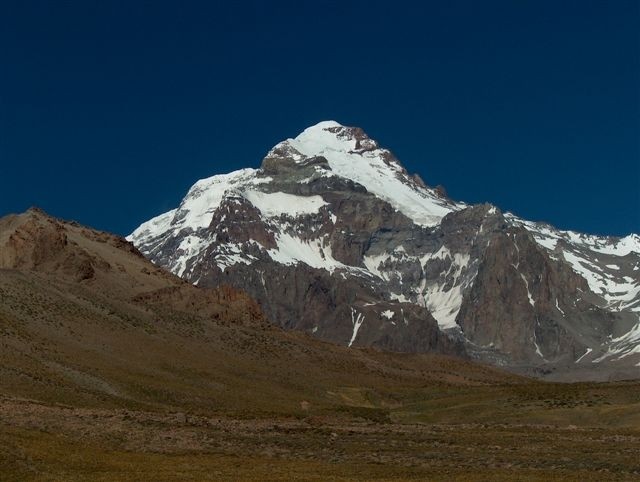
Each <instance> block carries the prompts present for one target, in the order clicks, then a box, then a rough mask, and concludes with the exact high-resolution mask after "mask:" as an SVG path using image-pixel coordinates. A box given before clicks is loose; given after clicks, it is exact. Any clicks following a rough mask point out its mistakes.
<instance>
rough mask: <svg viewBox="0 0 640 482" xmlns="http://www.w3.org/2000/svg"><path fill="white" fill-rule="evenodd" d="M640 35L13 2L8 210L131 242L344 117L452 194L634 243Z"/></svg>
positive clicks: (3, 54) (504, 7)
mask: <svg viewBox="0 0 640 482" xmlns="http://www.w3.org/2000/svg"><path fill="white" fill-rule="evenodd" d="M420 3H422V4H424V5H423V6H418V4H420ZM639 32H640V12H639V2H637V1H636V0H628V1H625V0H618V1H615V2H606V1H585V0H581V1H571V0H563V1H557V0H548V1H544V0H542V1H541V0H531V1H520V0H519V1H513V0H509V1H503V2H499V1H450V0H447V1H433V2H416V1H413V2H406V3H404V2H402V1H397V0H396V1H384V2H374V1H367V2H364V1H363V2H359V1H350V2H344V1H341V2H325V1H321V0H316V1H313V2H303V1H291V2H276V1H266V0H265V1H261V2H241V1H238V2H229V1H225V2H222V1H220V2H215V1H208V2H196V1H184V2H178V1H174V2H161V1H149V2H138V1H133V0H127V1H109V2H104V1H95V2H94V1H88V0H82V1H71V2H69V1H67V2H53V1H43V2H34V1H28V0H18V1H7V0H3V1H1V2H0V66H1V70H0V214H4V213H7V212H17V211H23V210H25V209H26V208H28V207H29V206H30V205H39V206H40V207H42V208H44V209H45V210H47V211H49V212H50V213H51V214H54V215H56V216H59V217H64V218H72V219H76V220H78V221H80V222H82V223H84V224H89V225H92V226H95V227H98V228H101V229H106V230H110V231H115V232H118V233H121V234H128V233H129V232H130V231H131V230H132V229H133V228H134V227H136V226H137V225H138V224H139V223H140V222H142V221H144V220H146V219H148V218H149V217H151V216H154V215H156V214H159V213H160V212H163V211H165V210H168V209H170V208H173V207H175V206H176V205H177V204H178V202H179V201H180V199H181V197H182V196H183V195H184V194H185V193H186V191H187V189H188V188H189V186H190V185H191V184H192V183H193V182H195V181H196V180H197V179H199V178H202V177H207V176H210V175H213V174H216V173H222V172H228V171H231V170H234V169H237V168H240V167H249V166H252V167H257V166H258V165H259V164H260V160H261V159H262V157H263V156H264V154H265V153H266V151H267V150H268V149H269V148H270V147H271V146H272V145H273V144H275V143H276V142H278V141H280V140H282V139H284V138H286V137H291V136H295V135H296V134H297V133H298V132H299V131H301V130H302V129H304V128H305V127H306V126H308V125H310V124H314V123H316V122H318V121H320V120H324V119H335V120H337V121H339V122H341V123H343V124H347V125H358V126H361V127H363V128H364V129H365V130H366V131H367V132H368V133H369V134H370V135H371V136H372V137H374V138H376V139H378V140H379V141H380V143H381V144H383V145H384V146H386V147H389V148H390V149H391V150H393V151H394V152H395V153H396V155H397V156H398V157H399V158H400V160H401V161H402V162H403V163H404V165H405V166H406V167H407V169H408V170H409V171H412V172H418V173H420V175H421V176H422V177H423V178H424V179H425V181H426V182H427V183H429V184H431V185H436V184H442V185H444V186H445V187H446V189H447V191H448V192H449V194H450V196H451V197H453V198H455V199H459V200H464V201H468V202H483V201H490V202H492V203H494V204H497V205H498V206H499V207H500V208H502V209H505V210H511V211H513V212H515V213H516V214H518V215H521V216H524V217H526V218H529V219H533V220H544V221H548V222H551V223H553V224H555V225H557V226H559V227H561V228H569V229H574V230H579V231H587V232H593V233H600V234H617V235H622V234H626V233H628V232H631V231H635V232H640V197H639V196H640V194H639V192H640V93H639V89H640V87H639V86H640V38H639Z"/></svg>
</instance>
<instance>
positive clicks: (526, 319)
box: [129, 121, 640, 378]
mask: <svg viewBox="0 0 640 482" xmlns="http://www.w3.org/2000/svg"><path fill="white" fill-rule="evenodd" d="M129 239H130V240H131V241H132V242H133V243H134V244H135V245H136V246H137V247H138V248H139V249H140V250H141V252H143V253H144V254H145V256H147V257H148V258H149V259H150V260H152V261H153V262H154V263H155V264H157V265H159V266H163V267H165V268H167V269H169V270H171V271H172V272H174V273H175V274H177V275H178V276H180V277H182V278H184V279H185V280H188V281H190V282H192V283H194V284H196V285H198V286H217V285H219V284H221V283H225V284H229V285H232V286H235V287H238V288H241V289H243V290H246V291H247V292H248V293H249V294H250V295H251V296H252V297H253V298H255V299H256V300H258V301H259V303H260V305H261V306H262V308H263V309H264V310H265V313H266V314H267V316H268V317H269V318H270V319H271V320H273V321H274V322H277V323H279V324H280V325H281V326H283V327H285V328H290V329H297V330H302V331H305V332H307V333H309V334H312V335H314V336H316V337H319V338H321V339H324V340H328V341H332V342H336V343H339V344H343V345H347V346H377V347H381V348H385V349H390V350H396V351H411V352H424V351H432V350H440V351H443V350H444V351H448V352H451V351H452V350H453V351H455V350H459V348H457V347H458V346H459V345H457V344H456V342H460V341H461V342H463V343H464V344H465V347H466V350H467V351H468V352H469V353H471V354H472V355H473V356H475V357H477V358H479V359H482V360H487V361H491V362H492V363H497V364H500V365H504V366H508V367H513V368H517V369H519V370H524V371H527V372H529V371H531V372H533V373H538V374H543V375H548V376H564V375H563V374H565V373H567V372H568V371H569V372H571V374H570V375H569V376H570V377H578V376H580V377H587V378H606V377H609V376H637V374H638V372H639V371H640V368H638V364H639V363H640V318H639V316H640V254H639V253H640V237H639V236H638V235H630V236H628V237H626V238H622V239H618V238H603V237H596V236H589V235H581V234H577V233H573V232H567V231H560V230H557V229H555V228H553V227H551V226H548V225H545V224H543V223H533V222H529V221H526V220H523V219H520V218H518V217H516V216H514V215H512V214H510V213H503V212H502V211H500V210H499V209H498V208H497V207H495V206H492V205H488V204H485V205H467V204H464V203H461V202H455V201H452V200H450V199H448V198H447V197H446V195H445V194H444V193H443V192H442V190H440V189H432V188H430V187H428V186H427V185H426V184H425V183H424V182H423V181H422V180H421V179H420V178H419V177H418V176H415V175H414V176H412V175H410V174H409V173H407V171H406V170H405V169H404V168H403V167H402V165H401V164H400V162H399V161H398V160H397V159H396V158H395V156H394V155H393V154H392V153H391V152H390V151H389V150H387V149H384V148H381V147H380V146H379V145H378V144H377V142H376V141H374V140H372V139H370V138H369V137H368V136H367V135H366V134H365V133H364V132H363V131H362V130H361V129H359V128H353V127H344V126H341V125H340V124H338V123H336V122H332V121H328V122H322V123H320V124H317V125H315V126H312V127H310V128H308V129H306V130H305V131H304V132H302V133H301V134H300V135H299V136H297V137H296V138H294V139H288V140H286V141H283V142H281V143H279V144H277V145H276V146H275V147H274V148H273V149H272V150H271V151H269V153H268V154H267V155H266V157H265V158H264V160H263V161H262V165H261V167H260V169H243V170H240V171H236V172H233V173H230V174H226V175H218V176H214V177H211V178H208V179H203V180H200V181H198V182H197V183H196V184H194V186H193V187H192V188H191V189H190V190H189V192H188V193H187V195H186V196H185V198H184V199H183V200H182V202H181V203H180V206H178V208H176V209H174V210H172V211H169V212H167V213H165V214H162V215H160V216H158V217H156V218H154V219H151V220H150V221H148V222H146V223H144V224H142V225H141V226H140V227H139V228H138V229H136V230H135V231H134V232H133V233H132V234H131V236H130V237H129Z"/></svg>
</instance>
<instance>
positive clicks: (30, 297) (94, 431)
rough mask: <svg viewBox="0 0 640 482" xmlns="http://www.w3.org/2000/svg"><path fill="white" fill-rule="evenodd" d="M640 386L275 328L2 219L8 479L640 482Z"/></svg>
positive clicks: (86, 244)
mask: <svg viewBox="0 0 640 482" xmlns="http://www.w3.org/2000/svg"><path fill="white" fill-rule="evenodd" d="M639 478H640V382H637V381H626V382H612V383H573V384H560V383H550V382H543V381H539V380H534V379H529V378H524V377H520V376H516V375H512V374H509V373H506V372H503V371H500V370H498V369H496V368H493V367H489V366H485V365H481V364H478V363H474V362H471V361H467V360H465V359H462V358H455V357H448V356H443V355H436V354H402V353H388V352H384V351H380V350H377V349H373V348H347V347H343V346H338V345H334V344H331V343H325V342H322V341H319V340H316V339H313V338H311V337H309V336H307V335H305V334H303V333H298V332H288V331H283V330H282V329H280V328H277V327H275V326H273V325H272V324H271V323H270V322H269V320H267V319H266V318H265V316H264V315H263V314H262V311H261V309H260V307H259V306H258V305H257V304H256V303H255V302H254V301H252V300H251V299H250V298H249V297H248V296H247V295H245V294H243V293H242V292H240V291H237V290H235V289H232V288H228V287H224V286H221V287H219V288H216V289H200V288H196V287H194V286H192V285H190V284H188V283H186V282H184V281H183V280H181V279H179V278H177V277H176V276H174V275H171V274H169V273H168V272H166V271H164V270H161V269H159V268H157V267H155V266H153V265H152V264H151V263H150V262H149V261H147V260H146V259H145V258H144V257H142V256H141V255H140V254H139V253H138V251H137V250H136V249H135V248H133V246H132V245H131V244H129V243H128V242H126V241H125V240H123V239H122V238H119V237H117V236H113V235H110V234H106V233H102V232H98V231H94V230H91V229H88V228H84V227H82V226H79V225H77V224H75V223H68V222H63V221H60V220H56V219H53V218H50V217H49V216H47V215H46V214H44V213H42V212H40V211H37V210H30V211H28V212H27V213H25V214H22V215H18V216H7V217H5V218H2V219H0V479H1V480H3V481H4V480H65V481H66V480H82V481H86V480H125V481H126V480H131V481H134V480H135V481H138V480H261V481H262V480H411V479H413V480H637V479H639Z"/></svg>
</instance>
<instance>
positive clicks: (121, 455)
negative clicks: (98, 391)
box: [0, 387, 640, 481]
mask: <svg viewBox="0 0 640 482" xmlns="http://www.w3.org/2000/svg"><path fill="white" fill-rule="evenodd" d="M636 388H637V387H636ZM456 410H457V411H464V407H463V406H462V405H459V406H457V408H456ZM470 410H473V404H471V405H470ZM574 410H575V408H574ZM610 410H613V411H615V410H622V408H621V407H611V408H610ZM579 412H580V410H579V409H577V411H576V415H579ZM390 415H391V416H390V417H387V416H383V415H381V413H380V412H378V411H376V410H367V409H362V408H357V407H352V408H351V409H345V410H344V411H342V412H334V413H329V412H326V413H315V414H313V413H310V414H309V415H308V416H296V417H286V416H281V415H275V414H274V415H273V416H268V415H265V414H262V415H260V416H259V417H256V416H253V415H250V414H247V416H246V417H242V416H234V417H228V416H225V415H223V414H210V415H208V416H203V415H191V414H185V413H180V412H151V411H141V410H131V409H118V408H114V409H103V408H72V407H68V406H63V405H55V404H42V403H38V402H35V401H29V400H24V399H16V398H3V399H1V400H0V473H2V474H3V475H2V480H43V481H45V480H65V481H67V480H68V481H76V480H77V481H80V480H82V481H91V480H122V481H134V480H135V481H139V480H156V481H161V480H194V481H195V480H197V481H199V480H260V481H264V480H323V481H325V480H487V481H489V480H491V481H493V480H509V481H511V480H576V481H584V480H638V479H640V457H639V454H640V429H639V428H638V427H637V426H636V427H635V428H633V427H631V428H629V427H584V426H582V427H581V426H576V425H564V426H563V425H561V424H548V423H547V424H523V423H498V422H497V421H493V422H487V423H455V422H449V423H432V422H423V423H415V422H412V421H411V419H412V418H413V417H414V415H412V414H411V413H407V412H402V411H399V412H397V413H394V412H393V411H392V412H391V414H390ZM585 416H586V417H587V419H588V414H586V415H585ZM461 418H462V419H464V418H469V414H467V417H461Z"/></svg>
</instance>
